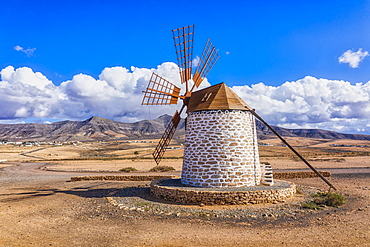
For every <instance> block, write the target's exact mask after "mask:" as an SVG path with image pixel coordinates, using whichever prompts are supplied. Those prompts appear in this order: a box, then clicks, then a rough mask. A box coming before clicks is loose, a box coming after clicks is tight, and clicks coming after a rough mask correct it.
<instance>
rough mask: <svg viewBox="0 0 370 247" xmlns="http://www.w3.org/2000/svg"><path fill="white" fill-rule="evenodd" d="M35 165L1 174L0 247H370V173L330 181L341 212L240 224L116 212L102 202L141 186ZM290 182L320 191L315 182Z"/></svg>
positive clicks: (338, 210)
mask: <svg viewBox="0 0 370 247" xmlns="http://www.w3.org/2000/svg"><path fill="white" fill-rule="evenodd" d="M39 166H40V164H35V163H33V164H21V165H19V166H14V167H5V168H3V169H1V170H0V222H1V224H0V246H370V223H369V220H368V219H369V218H370V217H369V216H370V205H369V201H370V183H369V182H370V176H369V173H367V174H366V173H363V174H361V173H353V174H345V173H344V174H343V173H342V174H337V175H335V176H334V177H333V178H331V181H332V182H333V183H335V185H336V186H337V187H338V188H339V190H340V193H342V194H344V195H345V196H346V197H347V198H348V203H347V204H346V205H345V206H344V207H341V208H339V209H329V210H324V211H314V212H312V213H310V214H307V215H306V216H304V217H296V218H295V219H284V220H280V219H271V220H265V221H263V222H253V223H246V222H243V221H235V220H232V219H228V220H217V219H214V220H210V219H207V218H205V219H203V218H199V217H198V218H193V219H183V218H178V217H176V216H155V217H153V216H150V215H147V214H145V213H143V212H130V211H123V210H120V209H119V208H117V207H115V206H113V205H111V204H109V203H108V202H107V200H106V198H105V197H106V196H110V195H112V194H113V193H114V192H115V191H117V190H119V189H120V188H124V187H127V186H136V185H144V184H145V183H146V182H102V181H100V182H97V181H81V182H69V178H70V177H71V176H76V175H79V174H78V173H77V174H76V173H66V172H47V171H42V170H38V169H37V167H39ZM94 174H95V175H96V173H94ZM81 175H82V174H81ZM83 175H88V174H87V173H83ZM292 181H293V182H295V183H297V184H303V185H308V186H316V187H321V188H323V189H325V188H326V186H325V184H323V183H322V182H321V181H319V179H316V178H315V179H304V180H302V179H301V180H292Z"/></svg>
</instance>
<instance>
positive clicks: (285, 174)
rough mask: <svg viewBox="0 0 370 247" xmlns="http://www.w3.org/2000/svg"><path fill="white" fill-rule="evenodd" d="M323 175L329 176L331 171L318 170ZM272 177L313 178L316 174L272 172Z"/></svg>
mask: <svg viewBox="0 0 370 247" xmlns="http://www.w3.org/2000/svg"><path fill="white" fill-rule="evenodd" d="M319 173H320V174H321V175H322V176H323V177H331V172H326V171H320V172H319ZM273 176H274V179H291V178H314V177H318V175H317V174H316V173H314V172H274V173H273Z"/></svg>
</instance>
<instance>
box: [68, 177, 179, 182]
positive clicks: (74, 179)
mask: <svg viewBox="0 0 370 247" xmlns="http://www.w3.org/2000/svg"><path fill="white" fill-rule="evenodd" d="M160 178H178V176H173V175H131V176H130V175H107V176H79V177H71V181H72V182H75V181H86V180H113V181H152V180H156V179H160Z"/></svg>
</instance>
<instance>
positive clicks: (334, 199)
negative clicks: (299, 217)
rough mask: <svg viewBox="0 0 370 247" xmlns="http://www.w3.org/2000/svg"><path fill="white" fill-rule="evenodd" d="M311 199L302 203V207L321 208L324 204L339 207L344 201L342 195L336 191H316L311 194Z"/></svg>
mask: <svg viewBox="0 0 370 247" xmlns="http://www.w3.org/2000/svg"><path fill="white" fill-rule="evenodd" d="M312 197H313V200H312V201H311V202H308V203H303V204H302V207H303V208H309V209H322V208H323V207H325V206H330V207H339V206H341V205H343V204H345V203H346V199H345V198H344V196H342V195H340V194H337V193H330V192H318V193H316V194H313V195H312Z"/></svg>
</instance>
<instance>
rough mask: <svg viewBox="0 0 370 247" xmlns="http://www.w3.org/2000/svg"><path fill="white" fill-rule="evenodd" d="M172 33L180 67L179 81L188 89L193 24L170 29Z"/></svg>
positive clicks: (191, 57)
mask: <svg viewBox="0 0 370 247" xmlns="http://www.w3.org/2000/svg"><path fill="white" fill-rule="evenodd" d="M172 34H173V40H174V43H175V49H176V56H177V64H178V66H179V69H180V77H181V83H186V89H188V84H187V83H188V81H189V80H190V78H191V69H192V61H193V42H194V25H191V26H187V27H183V28H178V29H175V30H172ZM186 91H188V90H186Z"/></svg>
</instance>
